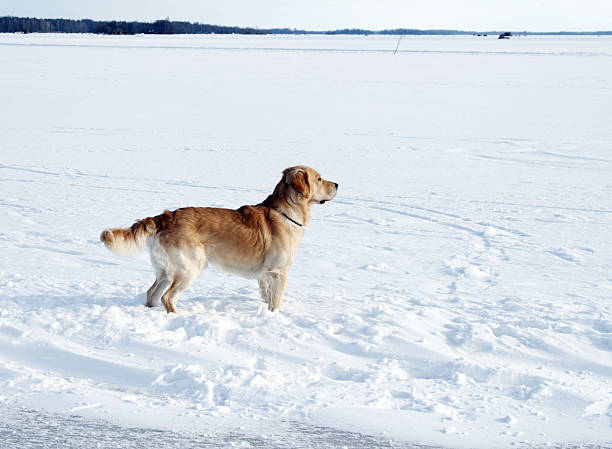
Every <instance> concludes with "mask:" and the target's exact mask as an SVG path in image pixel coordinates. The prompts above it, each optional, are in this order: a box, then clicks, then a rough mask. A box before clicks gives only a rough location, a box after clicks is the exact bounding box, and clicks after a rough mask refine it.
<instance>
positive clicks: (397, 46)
mask: <svg viewBox="0 0 612 449" xmlns="http://www.w3.org/2000/svg"><path fill="white" fill-rule="evenodd" d="M402 37H404V35H403V34H402V35H401V36H400V38H399V39H398V41H397V45H396V46H395V51H394V52H393V55H395V53H397V49H398V48H399V44H400V42H401V41H402Z"/></svg>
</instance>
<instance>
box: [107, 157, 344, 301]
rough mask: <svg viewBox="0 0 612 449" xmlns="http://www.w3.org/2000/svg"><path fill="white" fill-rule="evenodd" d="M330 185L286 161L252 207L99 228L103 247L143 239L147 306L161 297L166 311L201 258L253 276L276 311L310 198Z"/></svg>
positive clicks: (329, 191)
mask: <svg viewBox="0 0 612 449" xmlns="http://www.w3.org/2000/svg"><path fill="white" fill-rule="evenodd" d="M337 190H338V184H336V183H334V182H330V181H325V180H323V179H321V175H319V173H318V172H317V171H316V170H313V169H312V168H309V167H305V166H296V167H290V168H287V169H286V170H284V171H283V177H282V178H281V180H280V181H279V183H278V184H277V185H276V187H275V189H274V192H273V193H272V194H271V195H270V196H268V198H266V200H265V201H264V202H263V203H261V204H258V205H256V206H242V207H241V208H239V209H237V210H233V209H220V208H212V207H185V208H181V209H177V210H175V211H172V212H171V211H168V210H166V211H164V213H163V214H161V215H158V216H156V217H148V218H144V219H142V220H138V221H137V222H136V223H134V224H133V225H132V226H131V227H130V228H127V229H120V228H115V229H107V230H105V231H104V232H102V235H100V240H101V241H102V242H104V244H105V245H106V247H107V248H108V249H110V250H111V251H113V252H116V253H119V254H126V255H129V254H133V253H135V252H137V251H139V250H142V249H143V248H144V247H145V246H148V248H149V252H150V253H151V263H152V264H153V268H154V269H155V275H156V279H155V282H154V283H153V285H152V286H151V287H150V288H149V290H148V291H147V306H149V307H154V306H156V305H158V304H159V301H160V298H161V302H162V303H163V304H164V306H165V307H166V310H167V311H168V312H175V311H176V302H177V300H178V297H179V296H180V294H181V293H182V292H183V291H185V289H187V288H188V287H189V286H190V285H191V284H192V283H193V281H195V279H196V278H197V277H198V276H199V274H200V272H201V271H202V270H203V269H204V268H205V267H206V266H207V264H208V263H211V264H213V265H214V266H216V267H218V268H220V269H222V270H224V271H229V272H232V273H236V274H239V275H241V276H244V277H249V278H255V279H257V280H258V281H259V286H260V288H261V295H262V297H263V298H264V299H265V300H266V301H268V308H269V310H272V311H275V310H280V307H281V302H282V297H283V291H284V289H285V284H286V282H287V272H288V271H289V268H290V267H291V264H292V263H293V258H294V256H295V250H296V248H297V246H298V244H299V242H300V240H301V238H302V235H303V233H304V230H303V227H302V226H300V224H302V225H305V224H306V223H307V222H308V219H309V218H310V209H311V207H312V205H313V204H316V203H321V204H323V203H324V202H325V201H329V200H332V199H333V198H334V197H335V196H336V192H337Z"/></svg>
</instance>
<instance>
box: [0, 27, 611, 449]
mask: <svg viewBox="0 0 612 449" xmlns="http://www.w3.org/2000/svg"><path fill="white" fill-rule="evenodd" d="M395 43H396V40H395V38H393V37H387V38H376V39H370V37H368V38H363V37H351V38H350V39H349V38H346V37H343V38H338V39H336V38H335V37H314V38H313V37H302V38H296V37H290V38H279V37H261V38H257V39H255V38H252V37H239V36H229V37H227V36H226V37H221V36H193V37H185V36H181V37H159V36H155V37H142V36H140V37H134V38H125V37H99V36H59V35H31V36H12V35H2V36H0V64H1V65H2V67H4V69H3V70H2V71H1V73H0V93H1V95H2V98H3V101H2V106H1V107H0V123H1V125H0V131H1V133H2V136H1V138H0V152H1V153H0V154H1V159H0V180H1V181H2V184H0V185H1V186H2V187H1V189H2V190H1V192H2V195H0V224H1V226H0V248H1V251H0V254H1V255H0V304H1V305H2V307H1V308H0V401H1V402H2V404H3V405H4V406H5V407H7V408H10V407H18V406H26V407H29V408H32V409H34V410H46V411H49V412H57V413H61V414H77V415H82V416H85V417H88V418H101V419H104V420H107V421H110V422H112V423H116V424H121V425H129V426H137V427H146V428H160V429H174V430H182V431H196V430H197V431H210V432H213V433H214V432H228V431H232V430H235V429H240V428H242V430H243V431H246V432H247V433H250V434H254V435H263V434H265V433H266V432H267V431H268V432H269V431H270V430H269V429H271V428H274V426H275V423H277V422H298V423H308V424H314V425H322V426H328V427H334V428H339V429H345V430H350V431H358V432H362V433H366V434H373V435H384V436H385V437H389V438H392V439H397V440H400V441H410V442H416V443H423V444H431V445H442V446H452V447H487V448H489V447H508V446H509V445H518V446H528V445H540V444H541V445H544V444H546V443H551V444H557V443H570V442H577V443H599V444H604V445H608V444H610V442H611V441H612V358H611V356H610V351H611V350H612V318H611V317H610V297H611V293H612V292H611V290H612V289H611V286H612V277H611V275H610V266H612V250H611V247H610V244H609V242H610V240H611V237H612V236H611V224H612V221H611V217H612V200H611V198H612V195H611V193H612V188H611V184H610V172H611V171H612V157H611V156H610V142H612V130H611V128H610V127H609V123H608V122H609V116H610V112H612V111H611V110H610V105H611V104H612V94H611V92H612V79H611V78H610V75H609V74H610V73H612V70H611V69H612V57H611V55H612V39H610V38H598V39H596V38H571V39H569V38H521V39H516V40H511V41H506V42H499V43H498V42H493V40H492V39H488V40H477V39H476V38H471V37H465V38H463V37H461V38H458V37H457V38H404V40H403V41H402V46H401V47H400V49H404V47H403V46H404V45H406V47H405V50H406V51H404V52H401V51H400V52H398V54H397V55H396V56H395V57H394V56H393V55H392V52H391V53H390V52H387V51H386V49H391V50H393V49H394V48H395ZM500 45H504V46H505V47H502V50H500V47H499V46H500ZM340 50H342V51H340ZM382 50H385V51H382ZM298 163H304V164H307V165H311V166H313V167H315V168H317V169H318V170H319V171H321V173H322V174H323V175H324V176H325V177H326V178H328V179H330V180H333V181H336V182H338V183H339V184H340V190H339V193H338V196H337V198H336V199H335V200H334V201H332V202H330V203H327V204H325V205H322V206H315V208H314V210H313V219H312V221H311V223H310V224H309V226H308V228H307V229H306V233H305V237H304V240H303V242H302V244H301V246H300V248H299V250H298V253H297V257H296V261H295V264H294V266H293V268H292V271H291V273H290V276H289V283H288V287H287V291H286V294H285V307H284V311H283V312H282V313H280V314H278V313H276V314H271V313H269V312H268V311H267V309H266V305H265V304H264V303H263V302H262V301H261V300H260V299H259V293H258V289H257V285H256V283H254V282H253V281H249V280H245V279H241V278H238V277H235V276H231V275H226V274H223V273H220V272H217V271H215V270H214V269H209V270H206V271H205V272H204V273H203V274H202V276H201V278H200V279H199V280H198V281H197V282H196V283H195V284H194V285H193V287H192V288H191V289H190V290H188V291H187V292H185V293H184V294H183V296H182V297H181V299H180V300H179V303H178V311H179V313H177V314H176V315H168V314H166V313H165V311H163V309H162V308H157V309H152V310H150V309H147V308H145V307H144V302H145V296H144V292H145V291H146V289H147V288H148V287H149V285H150V284H151V283H152V282H153V275H152V271H151V268H150V264H149V262H148V258H147V256H146V254H143V255H140V256H138V257H136V258H122V257H118V256H115V255H113V254H111V253H109V252H108V251H106V250H105V249H104V248H103V247H102V245H101V244H100V243H99V241H98V235H99V233H100V231H101V230H102V229H104V228H106V227H109V226H121V225H126V226H127V225H129V224H131V222H132V221H133V220H135V219H137V218H142V217H145V216H150V215H155V214H157V213H159V212H161V211H162V210H163V209H164V208H176V207H180V206H187V205H201V206H219V207H238V206H240V205H242V204H255V203H258V202H260V201H262V200H263V199H264V198H265V197H266V196H267V194H268V193H269V192H270V191H271V190H272V188H273V186H274V185H275V183H276V182H277V181H278V179H279V177H280V173H281V171H282V169H283V168H285V167H287V166H290V165H295V164H298Z"/></svg>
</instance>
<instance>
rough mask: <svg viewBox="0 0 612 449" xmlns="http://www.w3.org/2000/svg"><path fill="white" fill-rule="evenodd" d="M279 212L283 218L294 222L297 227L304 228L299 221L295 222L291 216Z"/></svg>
mask: <svg viewBox="0 0 612 449" xmlns="http://www.w3.org/2000/svg"><path fill="white" fill-rule="evenodd" d="M277 212H279V213H280V214H281V215H282V216H283V217H285V218H286V219H287V220H289V221H292V222H294V223H295V224H296V225H298V226H300V227H302V226H304V225H303V224H302V223H298V222H297V221H295V220H294V219H293V218H291V217H290V216H289V215H287V214H286V213H284V212H281V211H280V210H277Z"/></svg>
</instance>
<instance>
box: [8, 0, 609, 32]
mask: <svg viewBox="0 0 612 449" xmlns="http://www.w3.org/2000/svg"><path fill="white" fill-rule="evenodd" d="M4 15H12V16H27V17H39V18H43V17H44V18H57V17H62V18H70V19H81V18H88V19H94V20H112V19H115V20H141V21H153V20H156V19H161V18H165V17H169V18H170V19H171V20H187V21H190V22H201V23H210V24H216V25H237V26H251V27H259V28H273V27H288V28H299V29H309V30H334V29H339V28H367V29H372V30H377V29H388V28H419V29H459V30H473V31H479V30H481V31H486V30H512V31H523V30H526V31H600V30H612V0H0V16H4Z"/></svg>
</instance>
